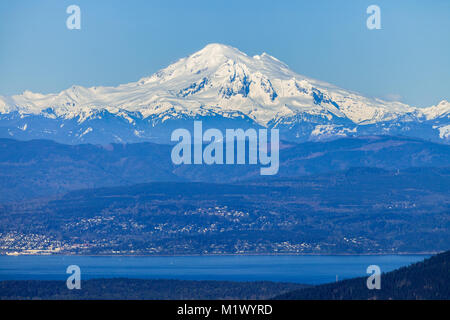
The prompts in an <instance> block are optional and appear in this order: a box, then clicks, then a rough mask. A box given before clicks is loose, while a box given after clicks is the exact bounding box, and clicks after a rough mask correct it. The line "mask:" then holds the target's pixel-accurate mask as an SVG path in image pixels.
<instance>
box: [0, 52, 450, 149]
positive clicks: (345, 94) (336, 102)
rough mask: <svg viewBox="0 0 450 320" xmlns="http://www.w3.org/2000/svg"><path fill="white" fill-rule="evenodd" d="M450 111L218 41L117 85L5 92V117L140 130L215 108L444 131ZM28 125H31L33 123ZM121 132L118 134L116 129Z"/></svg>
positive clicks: (343, 127) (225, 112) (258, 119)
mask: <svg viewBox="0 0 450 320" xmlns="http://www.w3.org/2000/svg"><path fill="white" fill-rule="evenodd" d="M449 110H450V104H449V103H448V102H447V101H442V102H441V103H440V104H439V105H437V106H432V107H430V108H426V109H418V108H413V107H410V106H408V105H406V104H403V103H400V102H386V101H383V100H380V99H372V98H367V97H364V96H362V95H360V94H358V93H355V92H352V91H348V90H344V89H341V88H338V87H336V86H334V85H331V84H328V83H325V82H322V81H318V80H314V79H311V78H308V77H305V76H303V75H300V74H298V73H296V72H294V71H292V70H291V69H289V67H288V66H287V65H286V64H285V63H283V62H281V61H279V60H278V59H277V58H275V57H272V56H271V55H269V54H267V53H262V54H260V55H255V56H248V55H247V54H245V53H243V52H241V51H239V50H238V49H236V48H234V47H231V46H228V45H223V44H218V43H212V44H208V45H207V46H206V47H204V48H203V49H201V50H199V51H197V52H195V53H193V54H191V55H190V56H188V57H185V58H182V59H180V60H178V61H177V62H175V63H173V64H171V65H169V66H168V67H166V68H164V69H161V70H160V71H158V72H156V73H155V74H153V75H151V76H149V77H144V78H142V79H140V80H139V81H137V82H131V83H127V84H122V85H119V86H117V87H92V88H85V87H82V86H75V85H74V86H72V87H70V88H68V89H66V90H63V91H61V92H60V93H55V94H40V93H33V92H30V91H25V92H24V93H23V94H21V95H15V96H12V97H2V96H0V116H1V117H0V121H3V120H2V119H11V116H9V115H10V114H12V113H13V112H16V113H18V114H19V115H20V117H21V119H22V118H24V117H25V118H26V117H28V116H29V115H35V116H39V117H43V118H46V119H59V120H60V121H64V120H70V119H73V120H75V121H76V123H77V124H78V125H81V124H83V123H85V122H89V121H93V120H102V121H105V118H108V117H115V118H117V119H120V121H123V122H124V123H126V125H127V126H132V127H133V132H135V133H134V134H135V135H136V136H138V137H143V136H145V134H146V130H150V128H146V127H145V126H146V125H143V127H142V128H136V127H135V126H137V123H138V122H139V121H144V122H145V123H149V124H150V125H151V127H152V128H153V127H155V126H157V125H158V124H160V123H164V122H165V121H167V120H170V119H183V118H190V117H191V118H192V117H196V116H211V115H214V116H221V117H225V118H233V117H238V118H242V117H244V118H248V121H252V122H254V123H255V124H257V125H261V126H276V127H280V128H281V127H286V128H291V129H292V128H294V127H295V128H297V129H295V130H297V133H296V134H295V136H302V137H305V135H306V136H308V137H312V138H314V139H316V138H317V137H319V136H323V135H324V136H327V137H328V136H330V135H336V134H337V135H345V134H348V133H349V132H352V133H355V132H358V130H359V131H364V130H362V129H363V128H371V127H373V126H374V127H376V129H374V130H375V133H376V132H378V131H380V130H381V132H383V133H385V132H389V130H390V129H389V130H388V129H387V128H386V127H385V126H384V125H381V124H383V123H387V122H391V123H393V122H395V121H397V122H398V121H404V122H405V123H408V125H407V126H405V128H403V127H401V128H402V130H403V129H404V130H411V126H410V124H411V123H413V122H420V121H423V119H425V121H431V120H433V119H440V120H439V121H440V122H439V124H438V125H436V128H435V129H433V130H435V131H436V132H437V130H441V131H442V130H443V129H442V128H443V126H442V124H444V126H445V125H446V123H445V119H448V117H447V118H445V117H446V115H448V114H449ZM108 115H110V116H108ZM443 117H444V118H445V119H444V120H442V119H443ZM4 121H6V120H4ZM7 121H10V120H7ZM442 121H444V123H442ZM100 122H101V121H100ZM379 124H380V125H379ZM20 127H21V128H23V127H24V124H21V125H20ZM25 127H26V128H27V130H28V131H31V130H32V128H33V126H25ZM89 128H90V130H88V132H86V130H87V129H88V128H84V130H83V132H82V133H83V135H82V137H83V139H86V137H89V136H90V135H93V134H95V130H96V129H95V127H91V126H89ZM305 128H307V129H305ZM396 128H399V126H396ZM433 128H434V127H433ZM291 129H289V130H291ZM58 130H59V129H58ZM58 130H55V132H57V131H58ZM112 130H113V129H112ZM377 130H378V131H377ZM396 130H400V129H396ZM47 131H48V130H47ZM136 132H137V133H136ZM401 132H402V133H403V131H401ZM0 134H1V132H0ZM8 134H11V133H8ZM80 134H81V133H80ZM113 136H117V137H118V135H117V134H115V133H114V134H113ZM441 136H442V134H441ZM114 139H116V140H118V141H121V140H123V139H122V138H120V137H118V138H114Z"/></svg>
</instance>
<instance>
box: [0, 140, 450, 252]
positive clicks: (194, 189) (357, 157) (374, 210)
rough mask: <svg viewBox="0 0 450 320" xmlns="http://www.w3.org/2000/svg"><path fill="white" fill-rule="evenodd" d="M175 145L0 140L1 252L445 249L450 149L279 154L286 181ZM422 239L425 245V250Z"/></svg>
mask: <svg viewBox="0 0 450 320" xmlns="http://www.w3.org/2000/svg"><path fill="white" fill-rule="evenodd" d="M170 149H171V147H170V146H168V145H160V144H152V143H138V144H108V145H92V144H82V145H63V144H59V143H55V142H52V141H48V140H32V141H17V140H12V139H1V140H0V190H1V192H0V254H89V255H175V254H176V255H190V254H195V255H197V254H385V253H390V254H395V253H423V252H427V253H433V252H434V253H435V252H441V251H444V250H448V248H450V210H449V209H450V207H449V206H450V192H449V190H450V146H449V145H447V144H439V143H433V142H429V141H424V140H420V139H415V138H406V137H392V136H366V137H353V138H342V139H337V140H333V141H325V142H304V143H294V142H286V141H284V142H282V146H281V150H280V170H279V173H278V175H276V176H274V177H261V176H260V175H259V167H258V166H254V165H253V166H252V165H234V166H221V167H220V168H218V167H217V166H214V165H195V166H194V165H186V166H184V165H181V166H175V165H173V164H172V162H171V161H170ZM418 239H420V241H418Z"/></svg>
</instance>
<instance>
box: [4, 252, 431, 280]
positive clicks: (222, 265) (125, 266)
mask: <svg viewBox="0 0 450 320" xmlns="http://www.w3.org/2000/svg"><path fill="white" fill-rule="evenodd" d="M426 257H428V256H424V255H385V256H195V257H92V256H0V280H13V279H14V280H22V279H34V280H58V279H61V280H65V279H66V278H67V277H68V275H67V274H66V268H67V266H69V265H72V264H75V265H78V266H79V267H80V268H81V277H82V279H91V278H117V277H126V278H142V279H144V278H145V279H188V280H233V281H254V280H270V281H286V282H297V283H307V284H317V283H325V282H331V281H335V280H336V275H337V276H338V277H339V279H345V278H352V277H357V276H365V275H366V269H367V267H368V266H369V265H371V264H375V265H378V266H380V268H381V271H382V272H387V271H391V270H394V269H397V268H399V267H402V266H407V265H409V264H411V263H414V262H417V261H421V260H423V259H425V258H426Z"/></svg>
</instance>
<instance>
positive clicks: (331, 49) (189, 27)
mask: <svg viewBox="0 0 450 320" xmlns="http://www.w3.org/2000/svg"><path fill="white" fill-rule="evenodd" d="M71 4H76V5H79V6H80V8H81V30H68V29H67V28H66V19H67V17H68V14H67V13H66V8H67V7H68V6H69V5H71ZM371 4H377V5H379V6H380V7H381V25H382V29H381V30H368V29H367V28H366V19H367V17H368V15H367V14H366V8H367V7H368V6H369V5H371ZM211 42H219V43H224V44H229V45H232V46H234V47H237V48H239V49H240V50H241V51H244V52H246V53H247V54H249V55H254V54H260V53H262V52H267V53H269V54H271V55H273V56H275V57H277V58H278V59H280V60H282V61H283V62H285V63H287V64H288V65H289V66H290V67H291V69H293V70H294V71H296V72H298V73H300V74H303V75H306V76H309V77H313V78H316V79H320V80H323V81H327V82H330V83H333V84H336V85H338V86H341V87H343V88H346V89H350V90H354V91H358V92H360V93H362V94H365V95H368V96H375V97H381V98H389V99H392V98H396V99H399V100H400V101H403V102H406V103H408V104H411V105H415V106H429V105H432V104H436V103H438V102H439V101H441V100H443V99H447V100H450V1H448V0H434V1H414V0H410V1H406V0H404V1H401V0H397V1H380V0H372V1H365V0H354V1H337V0H334V1H332V0H329V1H325V0H316V1H312V0H310V1H298V0H296V1H283V0H279V1H274V0H271V1H266V0H258V1H256V0H255V1H250V0H246V1H245V0H239V1H235V0H227V1H218V0H214V1H212V0H208V1H206V0H198V1H196V0H191V1H186V0H184V1H179V0H164V1H144V0H142V1H137V0H134V1H133V0H129V1H119V0H112V1H111V0H110V1H106V0H95V1H92V0H70V1H65V0H53V1H38V0H27V1H26V0H16V1H2V2H1V3H0V94H2V95H11V94H17V93H21V92H23V91H24V90H27V89H28V90H31V91H34V92H42V93H49V92H58V91H60V90H63V89H66V88H68V87H70V86H71V85H72V84H78V85H83V86H94V85H118V84H121V83H126V82H130V81H136V80H138V79H139V78H141V77H143V76H148V75H150V74H152V73H153V72H155V71H157V70H159V69H161V68H163V67H166V66H167V65H169V64H170V63H172V62H175V61H176V60H178V59H179V58H181V57H184V56H186V55H189V54H191V53H193V52H195V51H197V50H199V49H201V48H202V47H204V46H205V45H206V44H208V43H211Z"/></svg>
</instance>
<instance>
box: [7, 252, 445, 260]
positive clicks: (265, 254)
mask: <svg viewBox="0 0 450 320" xmlns="http://www.w3.org/2000/svg"><path fill="white" fill-rule="evenodd" d="M441 252H445V250H443V251H426V252H412V253H411V252H396V253H224V254H174V255H169V254H167V255H153V254H63V253H57V254H20V253H19V254H0V257H19V256H22V257H24V256H27V257H28V256H31V257H56V256H62V257H93V258H95V257H118V258H121V257H155V258H157V257H172V258H175V257H234V256H266V257H271V256H274V257H275V256H324V257H333V256H336V257H345V256H431V255H436V254H439V253H441Z"/></svg>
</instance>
